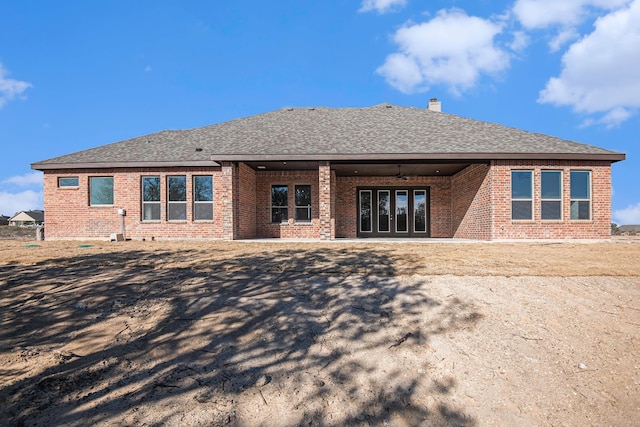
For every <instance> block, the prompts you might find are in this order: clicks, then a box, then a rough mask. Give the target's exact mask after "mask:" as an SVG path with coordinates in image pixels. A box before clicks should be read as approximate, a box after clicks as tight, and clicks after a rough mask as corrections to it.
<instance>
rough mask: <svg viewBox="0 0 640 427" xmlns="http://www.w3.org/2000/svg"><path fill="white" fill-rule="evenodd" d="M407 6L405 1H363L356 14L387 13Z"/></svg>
mask: <svg viewBox="0 0 640 427" xmlns="http://www.w3.org/2000/svg"><path fill="white" fill-rule="evenodd" d="M406 4H407V0H363V1H362V4H361V5H360V9H358V12H371V11H373V10H375V11H376V12H378V13H380V14H382V13H388V12H395V11H397V10H400V9H402V8H403V7H404V6H405V5H406Z"/></svg>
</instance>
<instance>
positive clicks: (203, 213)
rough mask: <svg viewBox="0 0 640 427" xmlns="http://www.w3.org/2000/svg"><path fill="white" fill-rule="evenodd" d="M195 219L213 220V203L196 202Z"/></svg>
mask: <svg viewBox="0 0 640 427" xmlns="http://www.w3.org/2000/svg"><path fill="white" fill-rule="evenodd" d="M193 219H195V220H201V221H206V220H209V221H211V220H212V219H213V203H196V204H195V205H194V206H193Z"/></svg>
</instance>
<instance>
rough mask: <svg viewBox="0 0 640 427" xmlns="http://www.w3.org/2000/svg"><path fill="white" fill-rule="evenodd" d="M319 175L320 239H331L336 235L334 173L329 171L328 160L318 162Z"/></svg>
mask: <svg viewBox="0 0 640 427" xmlns="http://www.w3.org/2000/svg"><path fill="white" fill-rule="evenodd" d="M318 177H319V186H318V188H319V193H320V194H319V195H318V198H319V200H318V201H319V206H320V207H319V213H318V217H319V220H320V230H319V234H320V236H319V237H320V239H322V240H332V239H334V238H335V237H336V226H335V194H334V193H335V173H332V171H331V164H330V162H320V166H319V167H318Z"/></svg>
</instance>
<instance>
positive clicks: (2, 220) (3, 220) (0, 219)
mask: <svg viewBox="0 0 640 427" xmlns="http://www.w3.org/2000/svg"><path fill="white" fill-rule="evenodd" d="M8 224H9V217H8V216H4V215H0V225H8Z"/></svg>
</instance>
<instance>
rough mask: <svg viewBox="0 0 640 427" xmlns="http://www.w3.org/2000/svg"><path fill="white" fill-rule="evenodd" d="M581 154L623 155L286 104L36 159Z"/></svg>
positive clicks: (516, 134)
mask: <svg viewBox="0 0 640 427" xmlns="http://www.w3.org/2000/svg"><path fill="white" fill-rule="evenodd" d="M536 156H537V158H558V159H561V158H580V159H598V160H611V161H617V160H622V159H624V154H621V153H617V152H614V151H609V150H605V149H602V148H599V147H595V146H590V145H585V144H580V143H577V142H572V141H567V140H563V139H560V138H555V137H552V136H548V135H543V134H539V133H531V132H526V131H522V130H519V129H515V128H510V127H506V126H502V125H498V124H494V123H487V122H482V121H478V120H473V119H468V118H463V117H460V116H456V115H453V114H447V113H441V112H434V111H429V110H427V109H420V108H413V107H399V106H395V105H390V104H380V105H376V106H373V107H368V108H324V107H319V108H318V107H316V108H285V109H281V110H276V111H272V112H268V113H264V114H258V115H255V116H250V117H246V118H241V119H236V120H232V121H228V122H224V123H220V124H215V125H211V126H206V127H201V128H195V129H188V130H168V131H162V132H158V133H153V134H150V135H146V136H141V137H137V138H133V139H129V140H126V141H121V142H116V143H113V144H108V145H103V146H100V147H97V148H93V149H89V150H85V151H80V152H77V153H73V154H68V155H66V156H61V157H57V158H53V159H49V160H44V161H41V162H37V163H34V164H33V165H32V168H34V169H53V168H57V167H80V166H81V165H82V167H91V166H94V167H97V166H99V165H106V164H109V165H112V166H113V165H117V166H127V165H129V166H134V165H151V164H153V165H205V164H208V165H210V164H212V163H211V162H212V161H222V160H239V161H250V160H266V159H277V160H302V159H306V160H338V159H342V160H344V159H365V158H378V159H380V158H394V159H399V158H413V159H416V158H421V159H422V158H423V159H425V160H428V159H445V158H446V159H455V160H459V159H474V158H476V159H477V158H484V159H491V158H511V159H516V158H536Z"/></svg>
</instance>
